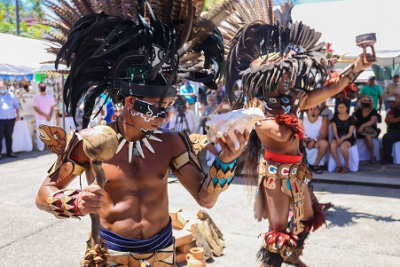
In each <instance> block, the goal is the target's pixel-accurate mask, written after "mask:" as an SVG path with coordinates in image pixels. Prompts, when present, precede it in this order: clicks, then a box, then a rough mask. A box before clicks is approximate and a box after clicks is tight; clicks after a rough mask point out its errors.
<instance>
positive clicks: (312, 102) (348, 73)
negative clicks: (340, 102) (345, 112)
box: [304, 55, 372, 109]
mask: <svg viewBox="0 0 400 267" xmlns="http://www.w3.org/2000/svg"><path fill="white" fill-rule="evenodd" d="M363 58H364V55H360V56H358V57H357V58H356V61H355V62H354V64H351V65H349V67H347V68H346V69H344V70H343V71H342V72H341V73H340V74H339V76H338V77H336V78H334V79H333V81H332V82H331V83H329V84H328V85H327V86H324V87H322V88H320V89H315V90H312V91H311V92H309V93H308V99H307V103H306V105H305V107H304V109H308V108H310V107H314V106H316V105H318V104H320V103H322V102H324V101H326V100H327V99H328V98H330V97H331V96H334V95H336V94H337V93H339V92H341V91H342V90H343V89H344V88H345V87H346V86H348V85H350V84H352V83H353V82H354V80H355V79H356V78H357V76H358V75H359V74H360V73H361V72H362V71H364V70H365V69H367V68H369V67H371V65H372V63H367V64H364V63H363Z"/></svg>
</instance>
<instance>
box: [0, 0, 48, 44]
mask: <svg viewBox="0 0 400 267" xmlns="http://www.w3.org/2000/svg"><path fill="white" fill-rule="evenodd" d="M42 3H44V0H19V16H20V18H24V17H32V18H35V19H40V18H44V17H45V12H44V11H43V8H42ZM15 4H16V1H15V0H0V33H8V34H16V31H17V30H16V28H17V25H16V6H15ZM46 29H47V30H48V29H49V27H45V26H43V25H32V26H30V27H28V26H27V25H26V23H25V22H24V21H21V22H20V35H21V36H24V37H30V38H41V37H42V35H43V32H44V30H46Z"/></svg>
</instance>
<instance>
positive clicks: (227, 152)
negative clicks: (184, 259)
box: [36, 1, 249, 267]
mask: <svg viewBox="0 0 400 267" xmlns="http://www.w3.org/2000/svg"><path fill="white" fill-rule="evenodd" d="M158 2H159V3H158ZM228 2H229V1H228ZM228 2H227V3H224V4H222V5H221V6H219V7H216V8H217V10H215V11H216V13H217V14H222V13H224V12H228V11H229V10H230V6H231V4H230V3H228ZM101 3H105V2H103V1H101ZM101 3H100V2H99V3H98V5H97V6H89V7H88V6H87V5H88V3H87V2H86V1H82V6H80V9H79V10H81V9H86V10H87V9H89V8H90V9H91V10H93V11H100V10H102V11H104V12H106V14H105V13H93V12H89V14H87V15H85V16H83V17H82V18H81V19H79V20H78V21H77V22H75V24H74V28H73V30H72V32H71V33H70V34H69V36H68V39H67V41H66V42H65V44H64V45H63V47H62V48H61V50H60V51H59V53H58V58H57V63H58V62H59V61H60V60H63V59H64V60H66V61H67V62H69V61H72V65H71V73H70V75H69V77H68V80H67V81H66V85H65V88H64V99H65V101H66V104H67V106H70V107H71V111H72V114H74V113H75V109H76V107H77V105H78V104H79V103H80V100H81V98H82V97H84V99H85V101H84V103H85V114H86V116H85V117H84V127H86V126H87V124H88V120H89V118H90V115H91V114H92V109H93V106H94V104H95V99H96V98H97V97H98V96H99V95H100V94H101V93H103V92H107V94H108V96H109V97H110V98H112V99H113V100H114V103H121V104H122V105H123V111H122V114H121V116H120V117H118V119H117V120H116V121H113V122H111V123H110V124H109V126H110V127H111V128H113V129H114V131H115V132H116V133H117V135H118V137H119V141H120V143H119V146H118V149H117V152H116V154H115V156H114V157H113V158H111V159H110V160H108V161H107V162H105V163H103V165H102V166H103V168H104V172H105V176H106V179H107V181H106V184H105V187H104V189H102V188H100V187H99V186H97V185H92V184H91V183H92V182H93V180H94V177H93V174H92V169H93V168H92V164H93V163H92V162H91V161H90V160H89V158H88V157H87V156H86V155H85V153H84V152H83V148H82V142H81V139H82V138H81V136H80V135H79V134H78V133H75V132H72V131H71V132H70V133H69V134H68V136H66V137H65V133H63V132H62V131H61V130H60V129H58V128H54V127H48V126H44V125H43V126H41V127H40V131H41V133H42V140H44V141H45V142H46V144H47V145H48V146H49V147H50V148H51V149H52V150H53V151H55V152H57V153H58V155H59V156H58V160H57V161H56V163H55V164H54V165H53V167H52V169H51V170H50V171H49V175H48V177H47V178H46V179H45V181H44V182H43V185H42V186H41V187H40V189H39V193H38V195H37V199H36V204H37V206H38V207H39V208H40V209H42V210H45V211H48V212H50V213H52V214H54V215H55V216H56V217H58V218H67V217H74V218H75V217H79V216H85V215H87V214H89V213H98V214H99V217H100V224H101V230H100V235H101V237H102V238H103V239H104V242H105V243H106V244H107V246H108V248H109V253H110V254H111V256H110V257H109V258H108V264H110V265H111V266H139V265H140V266H143V265H142V264H144V266H158V267H164V266H174V263H175V260H174V239H173V237H172V226H171V219H170V217H169V213H168V191H167V177H168V170H169V168H172V169H173V170H174V172H175V173H176V175H177V177H178V179H179V181H180V182H181V184H182V185H183V186H184V187H185V188H186V190H188V191H189V192H190V193H191V195H192V196H193V198H194V199H195V200H196V201H197V202H198V203H199V205H201V206H203V207H207V208H211V207H212V206H213V205H214V204H215V202H216V200H217V197H218V195H219V194H220V192H221V191H224V190H225V189H226V188H227V187H228V186H229V184H230V183H231V181H232V179H233V176H234V170H235V167H236V161H237V157H238V155H239V154H240V153H241V151H242V149H243V147H244V145H245V143H246V142H247V140H248V136H249V134H248V132H245V133H244V134H240V133H239V132H237V133H236V136H237V138H238V140H239V143H240V147H239V149H237V150H235V146H234V144H233V142H232V141H231V139H230V138H229V137H228V135H225V139H226V142H222V141H221V140H219V141H218V143H219V144H220V145H221V147H222V151H221V153H220V154H219V156H218V157H217V158H216V160H215V162H214V164H213V166H212V167H211V169H210V174H209V175H208V176H207V175H204V174H203V172H202V169H201V166H200V165H199V163H198V161H197V159H196V156H195V154H194V152H193V150H192V147H191V144H190V142H189V141H188V139H187V138H186V137H185V136H184V135H180V134H178V133H175V132H172V131H169V130H166V129H161V128H159V127H160V125H161V123H162V122H164V121H165V114H166V110H167V109H168V108H169V107H171V106H172V104H173V101H174V95H175V88H174V86H173V85H174V84H176V83H177V82H179V79H178V78H177V76H178V74H179V75H183V76H185V78H188V79H192V80H197V81H198V80H201V81H203V82H204V83H208V84H209V85H211V86H212V85H213V84H214V85H215V83H214V82H215V80H216V79H217V78H218V75H219V72H220V71H221V69H220V67H221V58H222V59H223V45H222V39H221V38H220V35H219V32H218V31H213V30H211V31H210V28H207V32H205V30H204V29H201V28H199V27H200V26H201V25H204V23H206V22H208V23H212V20H210V19H207V20H208V21H206V19H204V21H203V20H200V18H199V15H200V12H201V9H202V4H199V5H197V6H196V7H194V6H192V5H191V3H190V5H189V4H188V3H187V2H185V3H186V4H184V3H182V5H185V6H181V7H180V8H181V9H179V8H178V6H172V3H169V2H168V3H167V2H165V1H149V2H146V1H139V2H138V4H137V6H136V5H135V4H132V6H123V7H122V8H123V12H122V13H123V14H119V13H118V10H116V9H113V10H107V8H110V7H107V6H106V5H104V6H102V5H101ZM203 4H204V3H203ZM188 5H189V6H188ZM99 6H100V7H101V9H99ZM64 8H65V10H64V11H66V12H64V14H71V12H72V11H73V12H75V13H72V14H76V12H77V11H76V10H73V9H71V8H68V7H65V6H64ZM119 8H121V7H119ZM188 10H189V11H188ZM171 12H172V13H171ZM185 12H189V15H188V13H185ZM170 13H171V14H170ZM107 14H113V15H112V16H110V15H107ZM115 14H118V15H119V16H118V15H115ZM167 14H168V16H167V17H165V16H164V15H167ZM123 16H125V18H123ZM174 16H176V17H174ZM128 18H129V19H128ZM66 19H67V18H64V20H66ZM219 19H221V17H220V18H219ZM64 22H65V21H64ZM69 24H71V25H72V24H73V23H69ZM189 24H191V25H189ZM191 30H193V32H191ZM189 35H190V36H189ZM187 41H190V43H187ZM189 54H190V56H191V58H192V60H194V61H195V64H196V68H191V67H190V65H189V64H190V62H189V63H188V58H187V57H188V56H189ZM185 57H186V59H185ZM184 68H186V69H184ZM178 72H179V73H178ZM62 139H66V140H64V141H63V140H62ZM63 142H64V143H65V142H66V144H65V145H64V143H63ZM60 144H61V145H60ZM84 170H85V172H86V177H87V178H88V184H90V185H89V186H87V187H86V188H83V189H82V190H75V189H73V190H69V189H66V187H67V186H68V184H69V183H70V182H71V181H72V180H73V179H74V178H75V177H76V176H77V175H80V174H81V173H82V172H83V171H84ZM102 252H103V251H102ZM86 264H88V263H86Z"/></svg>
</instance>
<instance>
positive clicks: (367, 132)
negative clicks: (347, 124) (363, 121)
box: [360, 126, 378, 137]
mask: <svg viewBox="0 0 400 267" xmlns="http://www.w3.org/2000/svg"><path fill="white" fill-rule="evenodd" d="M360 134H362V135H365V136H371V137H376V136H377V135H378V132H377V131H376V130H375V129H374V128H372V126H365V127H364V130H363V131H362V132H361V133H360Z"/></svg>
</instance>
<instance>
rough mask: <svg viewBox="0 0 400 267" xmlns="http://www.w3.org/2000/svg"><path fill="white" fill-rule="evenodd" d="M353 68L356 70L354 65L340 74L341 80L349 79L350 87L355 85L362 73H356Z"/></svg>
mask: <svg viewBox="0 0 400 267" xmlns="http://www.w3.org/2000/svg"><path fill="white" fill-rule="evenodd" d="M353 68H354V64H350V65H349V66H348V67H347V68H345V69H344V70H343V71H342V72H341V73H340V74H339V77H340V78H344V77H346V78H348V79H349V85H350V84H353V83H354V81H355V80H356V79H357V77H358V75H360V72H359V73H355V72H354V71H353Z"/></svg>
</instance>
